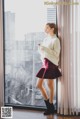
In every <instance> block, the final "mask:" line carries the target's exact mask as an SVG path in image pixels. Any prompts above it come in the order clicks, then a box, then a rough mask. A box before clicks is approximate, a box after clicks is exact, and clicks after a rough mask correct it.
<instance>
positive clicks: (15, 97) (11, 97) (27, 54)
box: [4, 0, 56, 107]
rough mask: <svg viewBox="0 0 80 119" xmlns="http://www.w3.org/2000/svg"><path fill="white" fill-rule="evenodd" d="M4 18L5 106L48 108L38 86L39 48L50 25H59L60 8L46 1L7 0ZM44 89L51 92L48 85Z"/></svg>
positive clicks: (5, 0)
mask: <svg viewBox="0 0 80 119" xmlns="http://www.w3.org/2000/svg"><path fill="white" fill-rule="evenodd" d="M4 18H5V21H4V25H5V41H4V42H5V49H4V50H5V103H6V104H17V105H21V106H29V105H30V106H34V107H36V106H38V107H41V106H42V107H44V106H45V104H44V102H43V97H42V94H41V92H40V91H39V90H38V89H36V86H35V85H36V81H37V78H36V73H37V72H38V70H39V69H40V68H41V65H42V62H41V59H40V55H39V53H38V47H37V46H38V44H39V43H40V42H42V41H43V39H44V37H45V33H44V26H45V24H46V22H55V23H56V6H53V5H45V4H44V1H43V0H39V1H38V0H34V1H32V0H4ZM44 86H45V88H46V90H47V92H48V88H47V85H46V81H45V82H44ZM55 102H56V82H55V97H54V103H55Z"/></svg>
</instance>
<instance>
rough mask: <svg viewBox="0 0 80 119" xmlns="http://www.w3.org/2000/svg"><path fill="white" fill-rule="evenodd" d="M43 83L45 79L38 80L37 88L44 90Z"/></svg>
mask: <svg viewBox="0 0 80 119" xmlns="http://www.w3.org/2000/svg"><path fill="white" fill-rule="evenodd" d="M42 83H43V79H40V78H39V79H38V81H37V83H36V88H39V89H41V88H42Z"/></svg>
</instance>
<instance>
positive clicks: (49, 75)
mask: <svg viewBox="0 0 80 119" xmlns="http://www.w3.org/2000/svg"><path fill="white" fill-rule="evenodd" d="M60 76H62V74H61V72H60V70H59V69H58V66H57V65H55V64H53V63H52V62H51V61H49V60H48V59H47V58H44V62H43V65H42V67H41V69H40V70H39V71H38V73H37V74H36V77H38V78H44V79H55V78H58V77H60Z"/></svg>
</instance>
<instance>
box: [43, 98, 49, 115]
mask: <svg viewBox="0 0 80 119" xmlns="http://www.w3.org/2000/svg"><path fill="white" fill-rule="evenodd" d="M44 102H45V104H46V107H47V109H46V111H45V112H44V115H49V113H50V104H49V99H48V100H44Z"/></svg>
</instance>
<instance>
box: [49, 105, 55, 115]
mask: <svg viewBox="0 0 80 119" xmlns="http://www.w3.org/2000/svg"><path fill="white" fill-rule="evenodd" d="M49 104H50V114H54V105H53V103H49Z"/></svg>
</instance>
